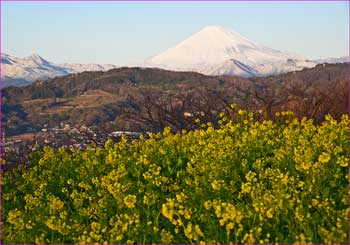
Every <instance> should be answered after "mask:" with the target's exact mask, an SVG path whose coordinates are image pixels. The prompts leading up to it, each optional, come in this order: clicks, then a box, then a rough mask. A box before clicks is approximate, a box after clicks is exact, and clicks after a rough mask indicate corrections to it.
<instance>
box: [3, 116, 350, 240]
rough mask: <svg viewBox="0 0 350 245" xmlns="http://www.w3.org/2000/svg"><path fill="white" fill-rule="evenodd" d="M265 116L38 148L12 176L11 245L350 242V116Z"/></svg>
mask: <svg viewBox="0 0 350 245" xmlns="http://www.w3.org/2000/svg"><path fill="white" fill-rule="evenodd" d="M261 113H262V112H261V111H260V112H257V114H261ZM255 116H256V115H255V114H254V113H252V112H248V111H245V110H238V111H237V113H236V114H235V116H234V118H233V119H229V118H227V116H226V115H225V114H224V113H221V114H220V117H221V119H220V121H219V127H218V128H214V127H213V126H212V125H211V124H210V123H209V124H202V125H201V126H200V128H199V129H198V130H195V131H190V132H186V131H182V132H181V133H176V134H173V133H171V129H169V128H165V129H164V131H163V132H162V133H157V134H150V135H149V138H147V139H146V138H143V137H141V138H140V140H137V141H132V142H130V141H127V140H126V139H124V138H123V139H122V140H121V141H120V142H118V143H112V142H111V141H107V143H106V144H105V147H104V148H89V149H87V150H86V151H84V152H81V151H76V150H73V149H72V153H70V154H68V153H67V152H66V151H65V150H63V149H61V150H59V151H57V152H54V151H53V150H52V149H50V148H45V150H44V151H43V152H40V153H34V154H33V155H32V156H31V161H32V165H31V166H30V168H28V169H23V168H20V169H18V170H16V171H14V172H7V173H5V174H4V175H3V183H2V184H3V187H2V188H3V207H2V208H3V210H2V212H3V213H2V215H3V227H2V228H3V230H2V237H3V243H84V244H86V243H101V244H103V243H104V244H112V243H113V244H115V243H346V242H347V236H346V232H347V217H348V215H349V209H348V205H347V201H348V199H347V197H348V190H347V185H348V182H349V176H347V167H348V164H349V155H348V152H349V118H348V117H347V116H346V115H344V116H343V117H342V119H341V120H340V121H336V120H334V119H333V118H332V117H331V116H329V115H327V116H326V118H325V120H324V122H323V123H322V124H321V125H315V124H313V122H312V120H311V119H306V118H303V119H301V120H298V119H296V118H294V117H293V115H292V113H290V112H282V113H278V114H277V115H276V116H277V119H276V120H275V121H271V120H259V121H258V120H256V119H255ZM197 123H199V124H201V122H199V120H197Z"/></svg>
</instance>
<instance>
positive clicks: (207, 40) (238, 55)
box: [140, 26, 317, 77]
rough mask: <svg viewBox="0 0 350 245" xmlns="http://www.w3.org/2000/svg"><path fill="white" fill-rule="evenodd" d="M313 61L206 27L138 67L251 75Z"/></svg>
mask: <svg viewBox="0 0 350 245" xmlns="http://www.w3.org/2000/svg"><path fill="white" fill-rule="evenodd" d="M316 64H317V63H316V62H313V61H309V60H307V59H305V58H303V57H301V56H298V55H296V54H293V53H289V52H281V51H278V50H274V49H271V48H268V47H265V46H263V45H261V44H259V43H256V42H253V41H251V40H249V39H247V38H246V37H243V36H242V35H240V34H239V33H237V32H234V31H232V30H230V29H227V28H225V27H221V26H208V27H205V28H204V29H202V30H200V31H199V32H197V33H195V34H194V35H192V36H190V37H189V38H187V39H186V40H184V41H182V42H180V43H179V44H177V45H176V46H175V47H172V48H169V49H168V50H166V51H165V52H163V53H161V54H158V55H155V56H153V57H151V58H149V59H147V60H145V61H144V62H142V63H141V64H140V66H145V67H158V68H164V69H170V70H180V71H196V72H200V73H203V74H206V75H237V76H243V77H252V76H265V75H272V74H279V73H283V72H289V71H295V70H301V69H303V68H305V67H314V66H315V65H316Z"/></svg>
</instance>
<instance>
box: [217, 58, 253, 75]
mask: <svg viewBox="0 0 350 245" xmlns="http://www.w3.org/2000/svg"><path fill="white" fill-rule="evenodd" d="M210 74H211V75H227V76H240V77H254V76H255V75H256V70H255V69H254V68H252V67H250V66H248V65H245V64H243V63H241V62H239V61H238V60H234V59H230V60H227V61H225V62H223V63H222V64H221V65H218V66H216V67H215V68H214V69H213V70H212V71H210Z"/></svg>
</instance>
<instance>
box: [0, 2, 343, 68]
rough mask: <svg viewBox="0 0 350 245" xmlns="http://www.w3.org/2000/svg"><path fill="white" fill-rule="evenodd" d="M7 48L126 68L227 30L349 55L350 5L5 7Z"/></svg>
mask: <svg viewBox="0 0 350 245" xmlns="http://www.w3.org/2000/svg"><path fill="white" fill-rule="evenodd" d="M1 4H2V13H1V14H2V15H1V18H2V19H1V25H2V26H1V38H2V40H1V41H2V51H3V52H5V53H7V54H10V55H14V56H19V57H24V56H28V55H30V54H32V53H38V54H39V55H41V56H42V57H44V58H46V59H48V60H50V61H54V62H57V63H58V62H78V63H112V64H126V63H129V62H133V61H139V60H143V59H145V58H148V57H150V56H152V55H155V54H157V53H159V52H162V51H164V50H166V49H167V48H169V47H171V46H174V45H175V44H177V43H178V42H180V41H182V40H183V39H185V38H187V37H189V36H190V35H191V34H193V33H195V32H197V31H199V30H200V29H201V28H203V27H205V26H207V25H222V26H225V27H228V28H230V29H233V30H235V31H236V32H239V33H240V34H242V35H243V36H246V37H247V38H249V39H251V40H253V41H256V42H259V43H261V44H264V45H266V46H268V47H270V48H274V49H278V50H282V51H283V50H285V51H290V52H294V53H297V54H299V55H301V56H304V57H306V58H310V59H313V58H324V57H339V56H344V55H348V54H349V2H344V1H343V2H299V3H296V2H263V3H261V2H260V3H258V2H248V3H247V2H245V3H243V2H200V3H199V2H162V3H159V2H147V3H142V2H129V3H127V2H99V3H97V2H75V3H71V2H50V3H49V2H46V3H44V2H2V3H1Z"/></svg>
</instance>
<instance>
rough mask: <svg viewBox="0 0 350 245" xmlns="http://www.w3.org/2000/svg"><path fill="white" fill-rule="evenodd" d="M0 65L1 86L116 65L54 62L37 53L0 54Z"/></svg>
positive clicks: (101, 69) (106, 68)
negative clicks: (0, 71) (19, 54)
mask: <svg viewBox="0 0 350 245" xmlns="http://www.w3.org/2000/svg"><path fill="white" fill-rule="evenodd" d="M1 65H2V87H7V86H10V85H13V86H25V85H28V84H31V83H32V82H33V81H35V80H46V79H48V78H53V77H58V76H64V75H67V74H71V73H80V72H83V71H106V70H110V69H113V68H117V67H118V66H116V65H97V64H86V65H85V64H55V63H52V62H49V61H47V60H45V59H44V58H42V57H40V56H39V55H38V54H32V55H30V56H28V57H25V58H17V57H14V56H10V55H8V54H1Z"/></svg>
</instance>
